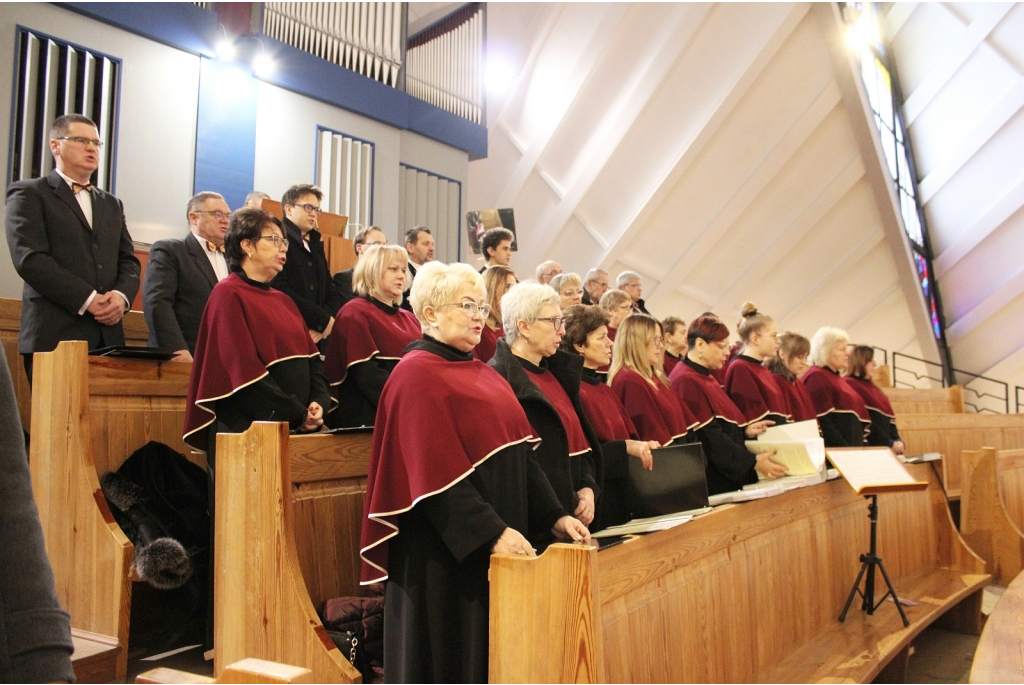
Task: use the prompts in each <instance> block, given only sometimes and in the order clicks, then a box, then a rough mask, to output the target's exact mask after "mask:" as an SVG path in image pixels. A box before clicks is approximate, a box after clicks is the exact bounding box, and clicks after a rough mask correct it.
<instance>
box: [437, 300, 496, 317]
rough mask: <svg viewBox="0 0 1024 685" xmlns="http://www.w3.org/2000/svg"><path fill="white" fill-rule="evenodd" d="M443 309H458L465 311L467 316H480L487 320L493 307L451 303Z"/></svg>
mask: <svg viewBox="0 0 1024 685" xmlns="http://www.w3.org/2000/svg"><path fill="white" fill-rule="evenodd" d="M441 306H442V307H458V308H459V309H461V310H462V311H463V313H464V314H465V315H466V316H470V317H472V316H476V315H477V314H480V316H482V317H484V318H485V319H486V318H487V317H488V316H490V315H491V305H489V304H477V303H476V302H451V303H449V304H443V305H441Z"/></svg>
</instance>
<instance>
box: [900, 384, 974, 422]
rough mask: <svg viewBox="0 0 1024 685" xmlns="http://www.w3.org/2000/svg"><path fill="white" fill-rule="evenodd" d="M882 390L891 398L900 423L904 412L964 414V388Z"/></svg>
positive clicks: (955, 386) (956, 386) (957, 386)
mask: <svg viewBox="0 0 1024 685" xmlns="http://www.w3.org/2000/svg"><path fill="white" fill-rule="evenodd" d="M882 392H884V393H885V396H886V397H888V398H889V403H890V404H892V410H893V412H895V414H896V417H897V418H896V424H897V425H899V423H900V417H901V416H902V415H903V414H963V413H964V389H963V387H962V386H959V385H954V386H953V387H951V388H886V387H882Z"/></svg>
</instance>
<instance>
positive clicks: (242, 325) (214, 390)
mask: <svg viewBox="0 0 1024 685" xmlns="http://www.w3.org/2000/svg"><path fill="white" fill-rule="evenodd" d="M319 354H320V352H319V350H317V348H316V345H315V344H313V339H312V338H310V337H309V332H308V330H307V328H306V322H305V320H304V319H303V318H302V315H301V314H300V313H299V309H298V307H296V306H295V302H294V301H293V300H292V299H291V298H290V297H288V296H287V295H285V294H284V293H282V292H281V291H279V290H275V289H273V288H268V289H267V290H263V289H261V288H256V287H254V286H251V285H249V284H247V283H246V282H245V281H243V280H242V279H241V277H240V276H239V275H238V274H237V273H233V274H231V275H230V276H228V277H227V278H225V279H224V280H223V281H221V282H220V283H218V284H217V285H216V286H215V287H214V289H213V292H211V293H210V299H209V300H208V301H207V303H206V309H205V310H203V319H202V322H201V323H200V324H199V337H198V338H197V339H196V352H195V354H194V355H193V362H192V377H191V379H190V380H189V385H188V401H187V402H186V403H185V442H187V443H188V444H189V445H190V446H192V447H194V448H196V449H197V450H201V451H203V452H205V451H206V449H207V446H208V443H207V435H206V432H205V430H204V429H205V428H206V427H207V426H209V425H210V424H211V423H213V422H214V421H215V420H216V419H217V414H216V409H215V406H216V402H217V400H220V399H223V398H225V397H229V396H231V395H233V394H234V393H235V392H237V391H238V390H240V389H241V388H244V387H245V386H247V385H250V384H251V383H255V382H256V381H258V380H260V379H261V378H263V377H264V376H266V375H267V373H268V372H267V369H268V368H269V367H270V366H272V365H273V364H276V363H277V362H281V361H284V360H286V359H295V358H298V357H303V358H306V359H308V358H310V357H313V356H316V355H319Z"/></svg>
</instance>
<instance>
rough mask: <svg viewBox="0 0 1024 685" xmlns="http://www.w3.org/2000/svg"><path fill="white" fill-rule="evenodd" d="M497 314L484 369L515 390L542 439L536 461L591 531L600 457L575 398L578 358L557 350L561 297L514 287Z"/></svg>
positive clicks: (532, 286)
mask: <svg viewBox="0 0 1024 685" xmlns="http://www.w3.org/2000/svg"><path fill="white" fill-rule="evenodd" d="M501 317H502V323H503V324H504V328H505V339H504V340H499V341H498V347H497V350H496V351H495V353H494V358H493V359H491V361H490V362H489V364H490V365H491V366H492V367H494V369H495V370H496V371H497V372H498V373H499V374H501V375H502V376H503V377H504V378H505V380H507V381H508V383H509V385H511V386H512V391H513V392H515V395H516V398H517V399H518V400H519V404H520V405H521V406H522V408H523V410H524V411H525V412H526V416H527V418H529V420H530V424H531V425H532V426H533V429H534V431H535V433H536V435H537V437H539V438H540V439H541V443H540V446H539V447H538V448H537V460H538V461H539V462H540V465H541V468H543V469H544V472H545V473H546V474H547V476H548V480H550V481H551V486H552V487H553V488H554V489H555V494H556V495H558V500H559V502H561V503H562V507H563V508H564V509H565V510H566V511H571V512H573V514H574V515H575V516H576V518H578V519H579V520H580V521H582V522H583V523H584V524H586V525H588V526H592V527H593V525H594V520H595V518H596V517H597V500H598V497H599V496H600V494H601V487H600V486H601V482H602V480H603V478H604V459H603V457H602V453H601V443H600V440H599V439H598V437H597V434H596V433H595V432H594V430H593V428H592V427H591V425H590V422H589V421H588V420H587V417H586V414H584V411H583V404H582V402H581V401H580V381H581V380H582V377H583V358H582V357H579V356H577V355H570V354H568V353H566V352H564V351H562V350H560V349H559V344H560V343H561V342H562V335H563V334H564V333H565V319H563V318H562V309H561V307H560V306H559V297H558V293H556V292H555V291H554V289H553V288H551V287H550V286H547V285H541V284H540V283H519V284H517V285H514V286H512V287H511V288H510V289H509V291H508V292H507V293H505V296H504V297H502V298H501ZM598 525H599V524H598ZM595 530H596V528H595ZM538 542H539V543H541V544H543V543H544V542H546V541H545V540H538Z"/></svg>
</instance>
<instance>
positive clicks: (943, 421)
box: [896, 413, 1024, 500]
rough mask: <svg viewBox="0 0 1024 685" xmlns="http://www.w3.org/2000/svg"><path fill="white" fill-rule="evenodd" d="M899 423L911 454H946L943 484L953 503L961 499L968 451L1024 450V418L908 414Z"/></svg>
mask: <svg viewBox="0 0 1024 685" xmlns="http://www.w3.org/2000/svg"><path fill="white" fill-rule="evenodd" d="M896 423H897V425H898V426H899V430H900V436H902V438H903V442H904V443H905V444H906V446H907V453H908V454H917V453H921V452H939V453H941V454H942V481H943V483H944V484H945V488H946V493H947V494H948V496H949V498H950V499H952V500H958V499H960V496H961V483H960V479H961V474H962V468H961V465H960V456H961V453H962V452H963V451H964V450H978V449H981V448H982V447H993V448H995V449H997V450H1006V449H1020V448H1024V414H904V415H899V413H897V417H896Z"/></svg>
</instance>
